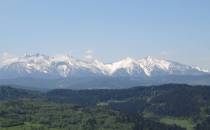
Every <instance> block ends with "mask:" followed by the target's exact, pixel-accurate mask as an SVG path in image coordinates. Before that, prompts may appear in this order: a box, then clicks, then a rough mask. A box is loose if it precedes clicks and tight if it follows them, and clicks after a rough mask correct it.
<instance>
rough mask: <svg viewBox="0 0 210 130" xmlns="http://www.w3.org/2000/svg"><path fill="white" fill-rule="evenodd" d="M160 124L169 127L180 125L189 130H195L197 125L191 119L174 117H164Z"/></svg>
mask: <svg viewBox="0 0 210 130" xmlns="http://www.w3.org/2000/svg"><path fill="white" fill-rule="evenodd" d="M160 122H161V123H164V124H168V125H173V124H175V125H178V126H181V127H183V128H186V129H187V130H193V127H194V126H195V123H193V122H192V121H191V120H189V119H179V118H172V117H163V118H160Z"/></svg>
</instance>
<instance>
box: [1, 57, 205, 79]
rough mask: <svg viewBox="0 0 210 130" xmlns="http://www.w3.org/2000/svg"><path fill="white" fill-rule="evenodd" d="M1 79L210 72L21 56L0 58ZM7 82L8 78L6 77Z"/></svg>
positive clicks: (143, 62) (153, 61)
mask: <svg viewBox="0 0 210 130" xmlns="http://www.w3.org/2000/svg"><path fill="white" fill-rule="evenodd" d="M0 59H1V61H0V78H4V75H8V76H11V75H12V76H14V77H19V76H22V77H24V76H25V77H36V76H43V77H46V78H47V77H48V76H52V77H57V78H59V77H64V78H65V77H72V76H83V77H85V76H96V77H97V76H115V77H121V76H129V77H132V76H135V77H138V76H139V77H142V76H143V77H150V76H158V75H204V74H209V71H207V70H202V69H200V68H199V67H192V66H188V65H183V64H180V63H177V62H173V61H169V60H164V59H158V58H153V57H150V56H148V57H146V58H143V59H139V60H135V59H132V58H130V57H128V58H125V59H122V60H120V61H117V62H113V63H110V64H105V63H103V62H101V61H98V60H96V59H92V58H91V59H88V60H84V59H83V60H80V59H76V58H74V57H72V56H70V55H57V56H52V57H51V56H47V55H43V54H25V55H24V56H19V57H18V56H8V55H5V56H2V57H1V58H0ZM5 78H7V77H5Z"/></svg>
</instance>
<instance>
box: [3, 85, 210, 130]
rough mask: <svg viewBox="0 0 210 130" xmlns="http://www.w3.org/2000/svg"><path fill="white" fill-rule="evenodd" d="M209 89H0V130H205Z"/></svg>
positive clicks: (209, 123) (209, 110)
mask: <svg viewBox="0 0 210 130" xmlns="http://www.w3.org/2000/svg"><path fill="white" fill-rule="evenodd" d="M209 115H210V87H209V86H190V85H185V84H167V85H160V86H150V87H143V86H140V87H134V88H130V89H98V90H96V89H94V90H65V89H57V90H51V91H48V92H39V91H30V90H25V89H18V88H13V86H1V87H0V130H210V118H209Z"/></svg>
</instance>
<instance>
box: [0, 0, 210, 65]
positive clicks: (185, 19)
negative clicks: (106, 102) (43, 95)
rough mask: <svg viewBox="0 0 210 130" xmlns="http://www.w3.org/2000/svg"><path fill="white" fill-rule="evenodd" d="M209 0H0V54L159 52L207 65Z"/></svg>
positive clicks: (106, 56) (109, 57)
mask: <svg viewBox="0 0 210 130" xmlns="http://www.w3.org/2000/svg"><path fill="white" fill-rule="evenodd" d="M209 7H210V1H209V0H83V1H82V0H33V1H32V0H4V1H0V53H4V52H9V53H13V54H17V55H21V54H24V53H37V52H39V53H44V54H48V55H55V54H62V53H70V54H72V55H73V56H75V57H82V56H83V55H84V52H85V51H86V50H88V49H89V50H92V51H93V53H94V54H95V55H96V57H97V58H99V59H102V60H103V61H105V62H111V61H114V60H119V59H122V58H124V57H127V56H130V57H133V58H142V57H145V56H148V55H150V56H155V57H164V58H167V59H171V60H175V61H179V62H182V63H185V64H190V65H197V66H201V67H203V68H206V69H210V8H209Z"/></svg>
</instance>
